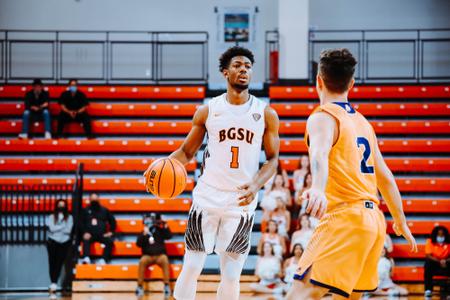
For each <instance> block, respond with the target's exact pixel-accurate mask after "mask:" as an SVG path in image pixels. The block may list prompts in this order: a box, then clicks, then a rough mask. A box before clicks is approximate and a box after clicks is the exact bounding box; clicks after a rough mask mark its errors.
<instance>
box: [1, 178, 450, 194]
mask: <svg viewBox="0 0 450 300" xmlns="http://www.w3.org/2000/svg"><path fill="white" fill-rule="evenodd" d="M396 181H397V185H398V186H399V189H400V191H402V192H447V191H448V187H449V186H450V178H447V177H444V178H442V177H428V176H427V177H419V178H417V177H404V176H397V178H396ZM72 183H73V179H71V178H65V177H60V178H45V177H44V178H33V177H31V178H29V177H28V178H27V177H21V178H16V177H0V184H24V185H34V184H72ZM83 185H84V189H85V190H86V191H143V186H144V179H143V178H129V177H119V176H116V177H115V178H111V177H91V176H85V177H84V181H83ZM291 186H292V185H291ZM193 187H194V180H193V179H192V178H190V177H188V180H187V185H186V190H187V191H191V190H192V189H193Z"/></svg>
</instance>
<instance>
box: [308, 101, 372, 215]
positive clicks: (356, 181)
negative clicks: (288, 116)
mask: <svg viewBox="0 0 450 300" xmlns="http://www.w3.org/2000/svg"><path fill="white" fill-rule="evenodd" d="M320 111H322V112H326V113H328V114H330V115H332V116H333V117H334V118H335V119H336V121H337V125H338V127H339V136H338V138H337V141H336V143H335V144H334V145H333V147H332V148H331V151H330V155H329V161H328V162H329V168H328V169H329V171H328V181H327V186H326V191H325V192H326V196H327V199H328V209H329V210H330V209H332V208H333V207H335V206H336V205H338V204H340V203H344V202H346V203H349V202H355V201H361V200H371V201H373V202H375V203H377V204H379V200H378V197H377V181H376V176H375V167H374V158H373V153H372V151H373V149H374V148H375V146H376V142H377V141H376V137H375V132H374V130H373V128H372V126H371V125H370V123H369V122H368V121H367V120H366V118H364V116H363V115H361V114H360V113H359V112H357V111H355V110H354V109H353V107H352V106H351V105H350V104H349V103H346V102H333V103H328V104H325V105H321V106H319V107H317V108H316V109H315V110H314V111H313V113H316V112H320ZM305 141H306V144H307V145H308V142H307V141H308V133H307V132H306V133H305Z"/></svg>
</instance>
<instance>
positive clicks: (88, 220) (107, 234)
mask: <svg viewBox="0 0 450 300" xmlns="http://www.w3.org/2000/svg"><path fill="white" fill-rule="evenodd" d="M80 227H81V232H82V234H83V263H85V264H90V263H91V260H90V253H91V244H92V243H94V242H100V243H102V244H104V245H105V249H104V252H103V257H102V258H101V259H100V260H99V261H98V264H100V265H104V264H106V263H107V262H109V261H110V259H111V252H112V247H113V234H114V231H115V230H116V219H115V218H114V216H113V215H112V214H111V213H110V211H109V210H108V209H107V208H106V207H103V206H102V205H101V204H100V202H99V200H98V196H97V195H96V194H92V195H91V196H90V204H89V206H88V207H86V208H85V209H84V210H83V212H82V216H81V222H80Z"/></svg>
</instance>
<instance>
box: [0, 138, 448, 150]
mask: <svg viewBox="0 0 450 300" xmlns="http://www.w3.org/2000/svg"><path fill="white" fill-rule="evenodd" d="M378 145H379V146H380V150H381V152H383V153H403V152H406V153H408V152H409V153H423V152H425V153H448V152H449V151H450V139H443V138H432V139H430V138H428V139H425V138H419V139H416V138H414V139H408V138H404V139H403V138H394V139H383V138H379V139H378ZM1 149H2V145H1V143H0V151H1ZM306 151H307V149H306V145H305V142H304V140H303V139H282V140H281V142H280V152H281V153H283V152H284V153H303V154H305V153H306Z"/></svg>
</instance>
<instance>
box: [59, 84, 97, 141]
mask: <svg viewBox="0 0 450 300" xmlns="http://www.w3.org/2000/svg"><path fill="white" fill-rule="evenodd" d="M59 104H60V105H61V112H60V114H59V116H58V130H57V135H58V137H60V136H61V134H62V132H63V129H64V126H65V125H66V123H69V122H74V121H75V122H81V123H82V124H83V128H84V131H85V132H86V135H87V137H88V138H93V135H92V129H91V117H90V116H89V114H88V112H87V108H88V105H89V101H88V100H87V98H86V95H85V94H84V93H83V92H81V91H80V90H79V89H78V80H76V79H70V80H69V90H68V91H65V92H63V93H62V94H61V97H60V99H59Z"/></svg>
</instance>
